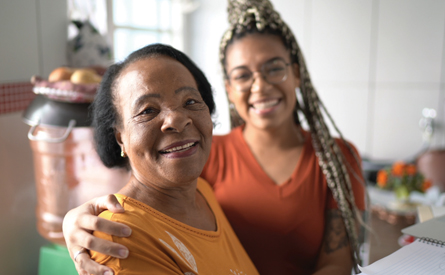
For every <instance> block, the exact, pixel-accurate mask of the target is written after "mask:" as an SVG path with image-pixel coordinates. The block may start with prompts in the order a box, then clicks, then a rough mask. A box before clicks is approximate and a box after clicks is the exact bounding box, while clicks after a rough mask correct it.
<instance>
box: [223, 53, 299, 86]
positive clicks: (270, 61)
mask: <svg viewBox="0 0 445 275" xmlns="http://www.w3.org/2000/svg"><path fill="white" fill-rule="evenodd" d="M277 60H279V61H283V63H284V65H286V70H285V74H284V76H283V78H282V79H281V80H280V81H276V82H270V81H269V80H267V76H266V73H265V72H264V71H265V66H266V65H267V64H269V63H272V62H273V61H277ZM290 65H291V63H287V62H286V60H284V59H283V58H281V57H277V58H273V59H271V60H268V61H266V62H264V63H263V64H262V65H261V68H260V70H258V71H253V72H252V71H251V70H249V69H248V68H247V67H246V66H241V67H237V68H235V69H233V70H232V71H230V73H228V74H227V80H228V81H229V84H230V86H231V87H232V88H233V89H235V90H237V91H240V92H242V93H244V92H247V91H249V90H250V89H251V88H252V85H253V83H254V82H255V76H254V74H255V73H257V72H258V73H260V74H261V77H262V78H263V79H264V81H266V82H267V83H269V84H271V85H276V84H280V83H283V82H284V81H286V80H287V77H288V76H289V73H288V71H287V67H288V66H290ZM241 68H244V69H246V70H248V71H249V72H250V75H251V76H250V80H249V81H250V82H251V83H250V85H249V86H248V88H247V86H246V88H245V89H238V87H235V86H233V84H232V81H230V76H231V74H232V73H233V71H234V70H236V69H241ZM246 82H247V81H246Z"/></svg>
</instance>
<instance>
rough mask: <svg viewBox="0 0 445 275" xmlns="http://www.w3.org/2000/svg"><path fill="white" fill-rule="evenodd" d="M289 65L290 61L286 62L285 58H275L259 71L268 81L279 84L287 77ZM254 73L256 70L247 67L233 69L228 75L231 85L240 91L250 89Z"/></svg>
mask: <svg viewBox="0 0 445 275" xmlns="http://www.w3.org/2000/svg"><path fill="white" fill-rule="evenodd" d="M289 65H290V63H286V61H284V60H283V59H281V58H275V59H272V60H270V61H267V62H266V63H264V64H263V65H262V66H261V69H260V70H259V71H258V72H260V73H261V76H262V77H263V79H264V80H266V82H267V83H269V84H279V83H281V82H283V81H285V80H286V79H287V66H289ZM253 73H255V72H252V71H250V70H249V69H247V68H246V67H239V68H235V69H233V70H232V71H231V72H230V73H229V75H228V79H229V83H230V86H232V88H234V89H235V90H237V91H240V92H247V91H249V90H250V88H251V87H252V84H253V82H254V80H255V78H254V77H253Z"/></svg>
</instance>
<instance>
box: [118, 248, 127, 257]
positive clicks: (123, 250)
mask: <svg viewBox="0 0 445 275" xmlns="http://www.w3.org/2000/svg"><path fill="white" fill-rule="evenodd" d="M119 256H121V257H122V258H127V257H128V250H127V249H119Z"/></svg>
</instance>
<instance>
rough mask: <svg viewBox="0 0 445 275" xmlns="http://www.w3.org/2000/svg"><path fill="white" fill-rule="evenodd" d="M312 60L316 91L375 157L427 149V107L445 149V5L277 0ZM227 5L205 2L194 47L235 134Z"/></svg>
mask: <svg viewBox="0 0 445 275" xmlns="http://www.w3.org/2000/svg"><path fill="white" fill-rule="evenodd" d="M273 4H274V6H275V8H276V9H277V10H278V12H280V14H281V15H282V17H283V18H284V20H285V21H286V22H287V23H288V24H289V25H290V27H291V29H292V30H293V31H294V33H295V35H296V37H297V40H298V41H299V44H300V46H301V47H302V49H303V53H304V54H305V57H306V61H307V63H308V67H309V70H310V72H311V75H312V79H313V83H314V86H315V87H316V88H317V90H318V93H319V95H320V97H321V99H322V101H323V102H324V104H325V105H326V106H327V109H328V111H329V112H330V113H331V115H332V116H333V117H334V120H335V122H336V124H337V125H338V126H339V128H340V130H341V131H342V133H343V134H344V135H345V136H346V138H348V139H349V140H351V141H352V142H353V143H354V144H355V145H357V147H358V148H359V150H360V152H361V153H362V155H366V156H368V157H371V158H374V159H387V160H395V159H406V158H409V157H411V156H413V155H414V154H415V153H417V152H418V151H419V150H420V149H421V145H422V137H421V131H420V129H419V120H420V118H421V117H422V115H421V111H422V109H423V108H425V107H429V108H434V109H436V110H437V111H438V118H437V120H436V125H437V126H438V127H439V129H437V131H438V132H439V133H437V134H436V136H435V139H434V141H433V146H435V147H439V146H442V147H444V146H445V133H444V132H445V129H444V124H445V117H444V116H445V114H444V108H445V86H444V81H445V77H444V76H445V70H443V67H444V65H445V60H444V58H443V51H444V25H445V1H436V0H426V1H419V0H385V1H378V0H363V1H355V0H335V1H332V0H317V1H313V0H273ZM226 18H227V14H226V1H201V6H200V7H199V9H198V10H196V11H195V12H194V13H193V14H192V15H190V19H189V24H190V25H189V27H190V30H189V31H188V32H189V39H190V40H189V44H188V47H187V48H186V49H188V51H187V52H188V53H189V54H190V55H191V57H192V59H193V60H195V61H196V62H197V63H198V65H199V66H200V67H201V68H202V69H203V70H204V72H205V73H206V74H207V76H208V78H209V79H210V81H211V83H212V84H213V86H214V88H215V91H216V100H217V103H218V113H219V116H218V119H219V121H220V123H221V126H219V127H217V128H216V129H215V133H217V134H218V133H226V132H227V131H228V130H229V126H228V112H227V105H226V98H225V91H224V87H223V84H222V74H221V70H220V68H219V63H218V47H219V41H220V38H221V36H222V34H223V32H224V31H225V29H226V28H227V19H226Z"/></svg>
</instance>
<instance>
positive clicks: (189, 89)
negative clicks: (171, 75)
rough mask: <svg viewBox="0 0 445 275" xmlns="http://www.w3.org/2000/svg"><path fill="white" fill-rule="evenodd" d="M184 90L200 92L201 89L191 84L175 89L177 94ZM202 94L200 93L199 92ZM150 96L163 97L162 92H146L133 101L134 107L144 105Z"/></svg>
mask: <svg viewBox="0 0 445 275" xmlns="http://www.w3.org/2000/svg"><path fill="white" fill-rule="evenodd" d="M183 91H193V92H197V93H199V91H198V90H197V89H196V88H193V87H190V86H184V87H181V88H179V89H176V90H175V94H178V93H180V92H183ZM199 94H200V93H199ZM148 98H161V94H145V95H142V96H140V97H138V98H137V99H136V101H135V102H134V103H133V107H134V108H139V106H140V105H142V104H143V103H144V102H145V101H146V100H147V99H148Z"/></svg>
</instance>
